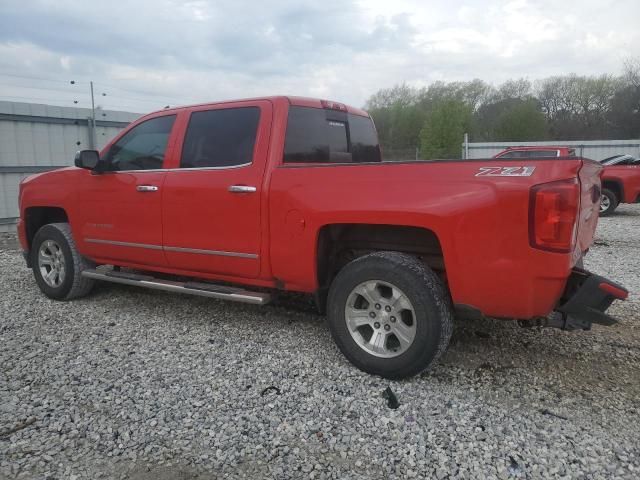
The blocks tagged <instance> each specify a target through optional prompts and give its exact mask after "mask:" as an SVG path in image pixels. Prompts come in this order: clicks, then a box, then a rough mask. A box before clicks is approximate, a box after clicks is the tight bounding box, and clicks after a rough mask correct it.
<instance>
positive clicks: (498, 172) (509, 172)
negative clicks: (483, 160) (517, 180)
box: [476, 166, 536, 177]
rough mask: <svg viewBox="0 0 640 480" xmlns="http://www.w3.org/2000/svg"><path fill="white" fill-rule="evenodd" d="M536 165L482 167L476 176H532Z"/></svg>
mask: <svg viewBox="0 0 640 480" xmlns="http://www.w3.org/2000/svg"><path fill="white" fill-rule="evenodd" d="M535 169H536V167H532V166H527V167H480V170H478V173H476V177H530V176H531V174H532V173H533V172H534V170H535Z"/></svg>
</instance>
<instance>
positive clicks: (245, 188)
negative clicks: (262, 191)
mask: <svg viewBox="0 0 640 480" xmlns="http://www.w3.org/2000/svg"><path fill="white" fill-rule="evenodd" d="M229 191H230V192H231V193H254V192H255V191H256V187H251V186H249V185H231V186H230V187H229Z"/></svg>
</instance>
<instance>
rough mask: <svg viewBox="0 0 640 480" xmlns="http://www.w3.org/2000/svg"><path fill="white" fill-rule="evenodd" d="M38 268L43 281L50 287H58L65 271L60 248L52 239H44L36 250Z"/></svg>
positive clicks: (62, 280)
mask: <svg viewBox="0 0 640 480" xmlns="http://www.w3.org/2000/svg"><path fill="white" fill-rule="evenodd" d="M38 268H39V269H40V275H41V276H42V279H43V280H44V283H46V284H47V285H49V286H50V287H53V288H56V287H59V286H60V285H61V284H62V282H64V277H65V273H66V268H65V261H64V254H63V253H62V248H60V245H58V244H57V243H56V242H54V241H53V240H45V241H44V242H42V245H40V249H39V250H38Z"/></svg>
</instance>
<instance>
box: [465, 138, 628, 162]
mask: <svg viewBox="0 0 640 480" xmlns="http://www.w3.org/2000/svg"><path fill="white" fill-rule="evenodd" d="M536 145H560V146H567V147H573V148H575V150H576V155H580V156H582V157H587V158H591V159H592V160H602V159H605V158H607V157H612V156H613V155H619V154H630V155H634V156H636V157H640V140H572V141H562V140H554V141H548V142H489V143H477V142H468V143H466V142H465V143H463V144H462V157H463V158H469V159H474V158H491V157H493V156H494V155H495V154H496V153H498V152H501V151H502V150H504V149H506V148H507V147H521V146H536Z"/></svg>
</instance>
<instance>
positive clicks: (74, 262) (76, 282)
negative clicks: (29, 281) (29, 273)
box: [31, 223, 95, 300]
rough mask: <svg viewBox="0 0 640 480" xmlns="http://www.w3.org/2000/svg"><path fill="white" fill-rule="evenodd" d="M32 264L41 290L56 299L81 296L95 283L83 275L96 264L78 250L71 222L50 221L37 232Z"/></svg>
mask: <svg viewBox="0 0 640 480" xmlns="http://www.w3.org/2000/svg"><path fill="white" fill-rule="evenodd" d="M31 266H32V268H33V275H34V276H35V278H36V283H37V284H38V287H40V290H42V293H44V294H45V295H46V296H47V297H49V298H53V299H56V300H71V299H73V298H78V297H82V296H84V295H86V294H88V293H89V291H91V288H92V287H93V284H94V283H95V282H94V280H91V279H89V278H84V277H83V276H82V271H83V270H86V269H88V268H93V267H94V265H93V263H91V262H90V261H89V260H87V259H86V258H84V257H83V256H82V255H80V253H79V252H78V249H77V248H76V243H75V242H74V240H73V236H72V235H71V227H69V224H68V223H50V224H48V225H44V226H43V227H42V228H40V230H38V231H37V232H36V234H35V236H34V238H33V242H32V244H31Z"/></svg>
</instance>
